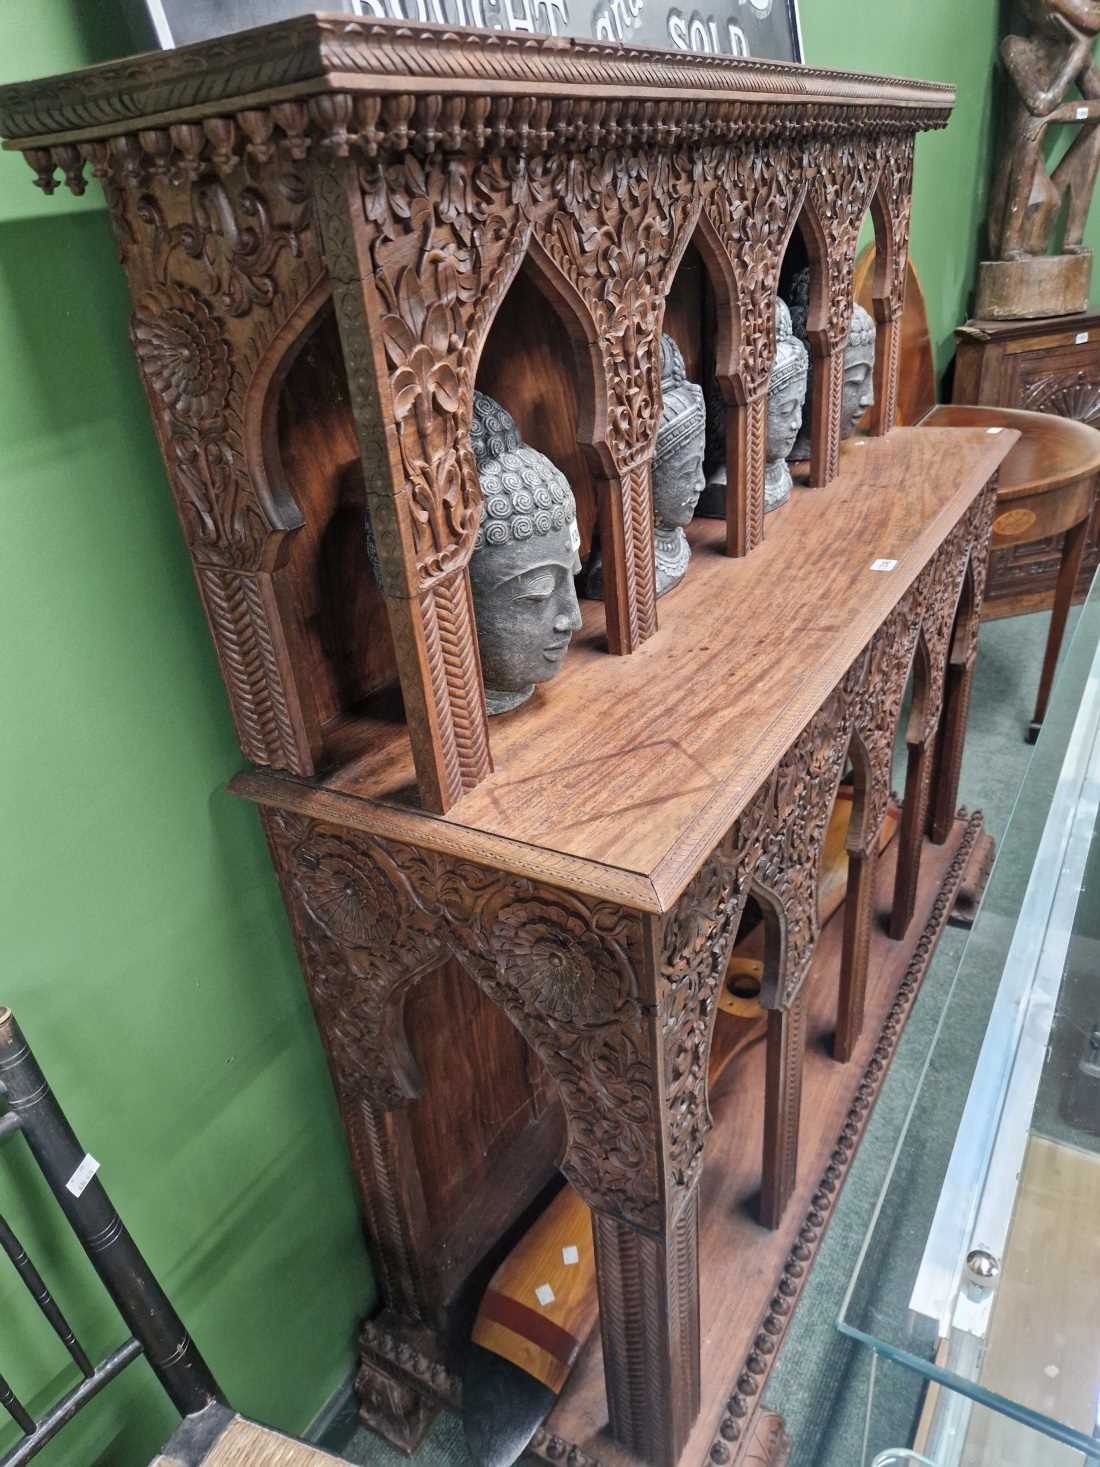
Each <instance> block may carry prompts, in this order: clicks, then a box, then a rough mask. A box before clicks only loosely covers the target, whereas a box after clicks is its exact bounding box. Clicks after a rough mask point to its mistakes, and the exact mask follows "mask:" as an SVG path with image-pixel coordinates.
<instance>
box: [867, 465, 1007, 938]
mask: <svg viewBox="0 0 1100 1467" xmlns="http://www.w3.org/2000/svg"><path fill="white" fill-rule="evenodd" d="M988 494H989V490H988V488H987V489H986V490H985V492H984V493H983V495H982V497H981V498H980V499H978V500H977V501H976V502H975V504H974V505H973V506H972V507H971V509H970V510H969V511H968V512H967V514H966V516H965V517H964V518H963V519H962V520H961V521H960V522H959V524H958V525H957V526H956V527H955V529H954V530H953V531H952V532H951V534H950V535H949V536H948V538H947V539H946V540H945V541H944V543H943V545H942V546H941V547H940V549H939V552H938V553H937V556H936V559H935V560H934V561H933V563H932V564H931V565H930V566H929V567H928V568H927V569H926V570H925V571H924V573H923V574H922V575H921V577H920V578H919V581H918V583H917V584H918V588H919V591H918V594H919V596H920V598H921V602H922V608H921V615H922V625H921V634H920V644H919V645H920V648H921V649H922V650H919V651H918V654H917V663H916V669H917V673H915V675H914V687H913V714H912V715H911V718H910V728H909V733H908V736H907V741H908V747H909V754H908V764H907V767H906V775H905V802H904V805H903V807H902V814H901V826H900V829H899V831H898V863H897V871H896V874H895V879H894V900H893V907H892V909H891V912H890V936H891V937H892V938H893V939H894V941H895V942H897V941H900V940H901V938H902V937H904V935H905V933H906V931H907V929H908V927H909V923H910V921H911V920H912V917H913V911H914V908H915V905H916V896H917V884H918V882H919V879H920V859H921V849H922V846H923V844H924V838H925V836H926V834H927V833H928V825H929V807H930V801H931V793H932V780H933V777H934V773H935V766H936V743H937V738H938V734H939V727H940V716H941V714H942V712H943V700H944V683H945V679H946V676H947V660H948V654H949V651H950V648H951V640H952V633H953V630H954V626H955V614H956V609H957V607H958V604H959V596H960V593H961V591H962V585H963V577H964V575H965V574H966V567H967V561H968V558H969V553H970V544H971V540H972V538H973V537H974V535H975V533H976V532H977V533H978V534H979V536H980V526H981V522H982V516H985V515H987V514H988V507H987V497H988ZM986 543H988V534H987V535H986Z"/></svg>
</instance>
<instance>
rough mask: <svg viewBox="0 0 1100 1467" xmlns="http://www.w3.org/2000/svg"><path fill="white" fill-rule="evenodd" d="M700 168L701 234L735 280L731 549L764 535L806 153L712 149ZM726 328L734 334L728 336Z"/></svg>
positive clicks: (726, 364) (730, 370)
mask: <svg viewBox="0 0 1100 1467" xmlns="http://www.w3.org/2000/svg"><path fill="white" fill-rule="evenodd" d="M703 173H704V177H705V178H707V179H708V180H713V182H712V186H711V187H710V188H709V189H708V190H707V191H706V193H705V194H704V202H703V212H702V215H701V219H700V233H701V235H702V237H703V241H704V247H705V248H706V249H707V250H708V253H710V254H711V256H712V258H713V257H714V256H715V255H717V256H718V257H719V266H721V262H722V261H724V262H725V266H726V269H725V270H723V269H721V268H719V271H718V273H719V275H720V276H723V277H725V276H726V275H727V273H728V275H729V277H730V279H731V280H732V282H733V288H732V291H731V292H730V293H731V295H732V297H733V299H732V301H731V305H732V307H733V310H734V312H735V314H736V323H735V329H732V330H729V329H728V328H726V329H724V326H723V323H722V322H721V319H720V324H719V334H718V342H717V357H718V360H717V361H716V363H715V366H716V374H717V377H718V381H719V385H720V386H721V388H722V391H723V394H724V396H725V399H726V405H727V440H728V443H727V451H726V457H727V484H728V485H729V486H730V487H729V490H728V494H727V510H726V516H727V534H726V548H727V553H728V554H730V555H747V554H748V552H749V551H750V550H752V549H753V548H754V547H755V546H756V545H758V544H759V543H760V542H761V541H762V539H763V536H764V468H765V460H766V454H765V452H764V438H765V436H766V430H767V424H766V411H767V409H766V399H767V391H768V378H769V374H770V373H771V369H772V363H773V361H774V359H775V296H776V291H777V290H778V286H779V271H780V267H781V266H782V263H783V257H784V255H785V254H786V251H787V246H788V244H789V243H790V237H791V232H792V230H793V228H794V225H795V221H796V220H797V218H798V214H799V211H800V210H801V208H802V205H803V202H804V200H805V196H806V176H805V150H804V148H802V147H800V146H797V145H790V146H787V147H776V148H772V149H768V150H765V149H749V148H744V147H732V148H722V147H712V148H708V149H706V150H705V151H704V155H703ZM727 331H728V334H727Z"/></svg>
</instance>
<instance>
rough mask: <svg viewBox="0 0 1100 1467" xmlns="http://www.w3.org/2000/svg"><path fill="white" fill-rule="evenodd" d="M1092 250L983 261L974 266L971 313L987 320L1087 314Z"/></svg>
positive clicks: (1017, 319)
mask: <svg viewBox="0 0 1100 1467" xmlns="http://www.w3.org/2000/svg"><path fill="white" fill-rule="evenodd" d="M1091 275H1092V251H1091V250H1088V251H1086V252H1085V253H1083V254H1079V255H1028V256H1026V257H1025V258H1024V259H1021V260H983V261H982V262H981V264H980V265H979V266H978V286H977V298H976V301H975V306H974V314H975V315H976V316H981V317H984V318H988V319H989V320H990V321H1020V320H1030V319H1031V318H1032V317H1036V316H1073V315H1077V314H1079V313H1080V312H1081V311H1087V310H1088V305H1089V280H1090V278H1091Z"/></svg>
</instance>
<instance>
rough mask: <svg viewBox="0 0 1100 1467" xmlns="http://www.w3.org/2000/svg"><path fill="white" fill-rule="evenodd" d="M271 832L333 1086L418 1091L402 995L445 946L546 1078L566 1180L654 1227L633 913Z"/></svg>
mask: <svg viewBox="0 0 1100 1467" xmlns="http://www.w3.org/2000/svg"><path fill="white" fill-rule="evenodd" d="M274 829H275V835H274V837H273V838H274V840H275V842H276V847H277V856H278V860H279V863H280V867H281V869H282V872H283V882H284V886H285V888H286V889H287V891H288V893H289V894H290V896H291V898H292V900H293V904H294V905H295V907H296V908H297V910H298V911H299V913H300V920H301V930H300V935H299V944H300V947H301V948H302V956H303V961H304V963H305V966H306V968H307V972H308V975H309V983H310V987H311V992H312V993H313V998H314V1003H315V1005H316V1007H317V1009H318V1019H319V1022H320V1024H321V1028H322V1031H323V1032H324V1033H325V1035H326V1039H327V1042H328V1044H329V1049H330V1053H331V1054H332V1056H333V1063H334V1066H335V1068H336V1072H337V1076H338V1080H339V1082H340V1083H341V1085H342V1087H343V1088H345V1089H346V1090H347V1092H348V1093H349V1094H350V1095H352V1096H361V1097H363V1098H364V1099H368V1100H370V1101H371V1103H373V1104H375V1105H379V1106H382V1107H386V1106H391V1107H392V1106H400V1105H404V1104H406V1103H407V1102H408V1101H409V1100H411V1099H413V1098H415V1096H416V1095H417V1094H418V1093H419V1077H418V1076H417V1075H416V1072H415V1067H414V1066H413V1065H412V1062H411V1058H410V1056H409V1053H408V1047H407V1044H406V1042H405V1039H404V1036H403V1033H401V1032H400V1028H399V1026H400V1022H401V1006H402V1003H403V1000H404V994H405V992H406V991H407V989H408V986H409V985H410V984H411V983H413V982H415V981H416V980H417V978H418V977H420V976H421V975H422V974H423V973H424V972H427V971H429V970H431V969H432V968H434V967H436V966H438V965H439V964H440V963H441V962H442V961H443V960H444V958H446V957H453V958H455V959H456V960H457V961H458V962H459V963H460V964H461V966H462V967H463V968H464V969H465V970H466V972H467V973H468V974H469V975H470V976H471V978H472V979H473V980H474V982H475V983H477V984H478V986H479V987H480V988H481V989H482V991H483V992H484V993H486V994H487V995H488V997H489V998H490V999H492V1001H493V1002H494V1003H496V1004H497V1005H498V1007H500V1008H501V1009H502V1010H503V1011H504V1012H505V1013H506V1014H507V1015H508V1017H509V1018H510V1019H511V1021H512V1022H513V1023H514V1024H515V1026H516V1027H517V1029H519V1031H520V1032H521V1033H522V1034H523V1036H524V1037H525V1038H526V1039H527V1041H528V1043H529V1044H530V1045H531V1047H532V1048H533V1049H534V1050H535V1052H536V1054H537V1055H538V1056H539V1059H540V1060H541V1061H542V1063H543V1064H544V1065H545V1067H546V1069H547V1071H548V1072H549V1074H550V1075H551V1076H552V1077H553V1079H554V1081H555V1083H556V1085H557V1087H558V1091H559V1093H560V1095H561V1098H562V1101H563V1104H564V1106H565V1111H566V1116H567V1120H568V1128H569V1143H568V1147H567V1151H566V1156H565V1160H564V1163H563V1170H564V1171H565V1173H566V1175H567V1176H568V1177H569V1179H570V1180H571V1181H572V1182H573V1184H574V1186H576V1188H577V1190H578V1191H579V1192H580V1193H581V1195H582V1196H584V1197H585V1199H586V1200H587V1201H588V1202H589V1203H590V1204H591V1205H592V1206H593V1207H597V1208H601V1209H603V1210H605V1211H607V1212H610V1213H612V1214H614V1215H616V1216H620V1217H623V1218H625V1219H626V1220H628V1221H630V1222H633V1223H635V1224H636V1225H638V1226H641V1227H644V1228H650V1229H657V1228H658V1227H659V1223H660V1217H661V1215H662V1213H661V1198H662V1187H661V1183H660V1180H659V1177H658V1165H657V1152H656V1144H655V1140H654V1133H655V1127H656V1123H657V1120H656V1118H657V1109H656V1107H657V1103H658V1102H657V1091H658V1086H657V1083H656V1079H655V1067H656V1060H655V1045H656V1023H655V1021H654V1019H653V1017H652V1013H653V1005H652V1000H650V1001H648V1002H647V1001H646V1000H645V998H644V996H643V995H644V992H645V984H646V969H645V945H644V924H643V919H642V917H641V916H640V915H638V914H636V913H632V912H629V911H625V910H624V909H622V908H620V907H617V906H615V905H613V904H611V903H607V902H599V901H594V900H589V899H587V898H583V897H580V896H576V895H572V894H570V893H567V892H564V891H559V890H557V889H556V888H552V887H540V886H538V885H536V884H535V883H532V882H530V881H526V880H521V879H517V878H514V877H509V876H505V875H502V874H499V873H495V872H492V871H488V870H486V869H484V868H482V867H479V866H474V865H471V864H469V863H460V864H452V863H449V862H447V861H446V860H444V859H443V858H442V857H438V856H435V855H432V854H431V853H429V852H424V851H416V850H414V849H413V848H412V847H408V846H403V845H399V844H397V843H395V842H390V841H383V840H380V839H377V838H374V837H367V836H361V835H356V834H353V833H351V832H347V831H342V830H340V829H339V828H337V827H330V826H326V825H323V824H319V823H318V822H310V821H304V820H299V819H295V818H293V817H285V816H280V817H279V818H278V820H277V821H276V822H275V826H274ZM399 936H400V941H399V940H398V938H399Z"/></svg>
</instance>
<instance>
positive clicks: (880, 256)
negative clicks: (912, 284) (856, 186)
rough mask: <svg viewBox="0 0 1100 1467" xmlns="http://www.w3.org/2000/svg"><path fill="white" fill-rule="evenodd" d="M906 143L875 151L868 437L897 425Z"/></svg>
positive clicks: (908, 178)
mask: <svg viewBox="0 0 1100 1467" xmlns="http://www.w3.org/2000/svg"><path fill="white" fill-rule="evenodd" d="M914 151H915V149H914V139H913V138H912V137H905V136H899V137H892V138H886V139H884V140H883V143H882V145H881V153H882V173H881V175H880V177H879V181H878V186H877V188H876V189H875V192H874V195H873V196H872V199H871V212H872V215H873V216H874V221H875V237H876V256H875V274H874V280H873V282H872V294H873V297H874V308H875V320H876V321H877V322H878V334H877V336H876V339H875V380H876V384H877V390H876V392H875V405H874V407H873V409H872V418H871V423H872V432H874V433H876V434H884V433H889V432H890V431H891V430H892V429H893V427H894V425H895V423H896V421H897V408H898V372H899V370H900V364H901V322H902V313H903V312H904V310H905V291H906V281H907V278H908V268H909V234H910V228H911V224H912V213H913V158H914Z"/></svg>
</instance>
